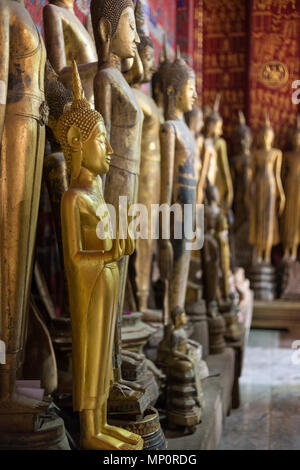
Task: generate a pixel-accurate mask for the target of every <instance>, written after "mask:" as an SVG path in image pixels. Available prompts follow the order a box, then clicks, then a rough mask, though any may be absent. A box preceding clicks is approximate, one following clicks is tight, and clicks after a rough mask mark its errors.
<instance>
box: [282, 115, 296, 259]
mask: <svg viewBox="0 0 300 470" xmlns="http://www.w3.org/2000/svg"><path fill="white" fill-rule="evenodd" d="M299 183H300V116H298V117H297V127H296V129H294V131H293V133H292V136H291V150H289V151H287V152H285V153H284V154H283V187H284V192H285V196H286V204H285V208H284V212H283V215H282V220H281V240H282V243H283V248H284V257H285V259H287V260H289V259H290V260H291V261H295V260H296V259H297V251H298V245H299V243H300V215H299V214H300V184H299Z"/></svg>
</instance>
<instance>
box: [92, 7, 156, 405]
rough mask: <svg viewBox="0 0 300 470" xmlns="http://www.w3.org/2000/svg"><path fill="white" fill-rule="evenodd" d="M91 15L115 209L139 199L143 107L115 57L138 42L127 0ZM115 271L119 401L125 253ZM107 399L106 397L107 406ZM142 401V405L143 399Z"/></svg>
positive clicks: (131, 51) (109, 196)
mask: <svg viewBox="0 0 300 470" xmlns="http://www.w3.org/2000/svg"><path fill="white" fill-rule="evenodd" d="M91 18H92V23H93V30H94V37H95V42H96V48H97V53H98V72H97V74H96V76H95V78H94V97H95V108H96V109H97V110H98V111H99V112H101V114H102V116H103V119H104V122H105V126H106V129H107V135H108V137H109V139H110V142H111V144H112V147H113V149H114V153H113V155H112V158H111V165H110V170H109V172H108V173H107V175H106V177H105V188H104V196H105V200H106V202H107V203H108V204H111V205H112V206H114V207H115V208H116V209H118V207H119V204H120V202H119V198H120V197H121V196H123V197H126V198H127V204H129V205H131V204H134V203H136V200H137V192H138V180H139V169H140V153H141V136H142V125H143V113H142V110H141V108H140V106H139V104H138V102H137V100H136V98H135V95H134V93H133V90H132V89H131V88H130V86H129V84H128V83H127V81H126V79H125V78H124V76H123V75H122V72H121V70H120V67H119V59H130V58H133V59H134V57H135V55H136V50H137V44H138V43H139V42H140V40H139V37H138V34H137V31H136V23H135V16H134V6H133V3H132V1H131V0H121V1H119V0H92V2H91ZM119 271H120V287H119V298H118V306H117V328H116V336H115V355H114V378H115V384H116V383H118V386H117V387H115V388H114V390H113V391H112V392H113V394H114V397H115V399H114V403H117V402H118V399H117V398H116V397H119V398H120V400H123V398H124V397H125V388H124V390H123V392H120V385H121V384H124V385H125V386H127V385H128V383H126V381H124V380H122V378H121V351H120V345H121V316H122V312H123V304H124V293H125V287H126V279H127V271H128V257H127V256H125V257H123V258H122V259H121V260H120V262H119ZM127 392H128V390H127ZM127 392H126V393H127ZM111 396H112V393H111ZM143 396H144V397H145V396H146V394H144V395H143ZM141 400H142V397H141ZM111 403H112V400H111V399H110V407H111ZM144 405H145V406H144V409H145V407H146V406H147V404H146V401H145V403H144ZM126 406H128V404H126ZM127 409H128V408H127Z"/></svg>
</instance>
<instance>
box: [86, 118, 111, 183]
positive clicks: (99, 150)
mask: <svg viewBox="0 0 300 470" xmlns="http://www.w3.org/2000/svg"><path fill="white" fill-rule="evenodd" d="M112 153H113V151H112V148H111V146H110V144H109V142H108V140H107V137H106V129H105V125H104V123H103V121H99V122H98V123H97V124H96V125H95V127H94V129H93V130H92V132H91V134H90V136H89V138H88V139H87V140H86V141H85V142H83V144H82V165H83V166H85V167H86V168H87V169H88V170H90V171H91V172H92V173H95V174H99V175H103V174H105V173H107V172H108V170H109V164H110V155H111V154H112Z"/></svg>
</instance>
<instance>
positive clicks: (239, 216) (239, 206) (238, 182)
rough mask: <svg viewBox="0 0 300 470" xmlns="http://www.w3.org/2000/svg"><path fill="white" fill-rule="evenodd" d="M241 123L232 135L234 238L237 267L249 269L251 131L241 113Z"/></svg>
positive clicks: (231, 162) (250, 250) (231, 164)
mask: <svg viewBox="0 0 300 470" xmlns="http://www.w3.org/2000/svg"><path fill="white" fill-rule="evenodd" d="M238 116H239V122H238V125H237V127H236V128H235V129H234V132H233V135H232V146H233V149H232V150H233V155H232V157H231V158H230V169H231V175H232V182H233V188H234V204H233V211H234V226H233V230H234V238H235V258H236V265H237V266H242V267H244V268H247V267H248V266H249V265H250V264H251V253H252V249H251V245H250V244H249V243H248V242H247V240H248V238H249V224H250V222H249V217H250V215H249V206H250V204H249V200H248V196H249V182H250V173H251V171H250V166H251V143H252V137H251V131H250V129H249V127H248V126H247V125H246V120H245V116H244V114H243V113H242V111H239V114H238Z"/></svg>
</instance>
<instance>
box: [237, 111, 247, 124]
mask: <svg viewBox="0 0 300 470" xmlns="http://www.w3.org/2000/svg"><path fill="white" fill-rule="evenodd" d="M238 114H239V123H240V124H246V119H245V115H244V113H243V111H242V110H239V111H238Z"/></svg>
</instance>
